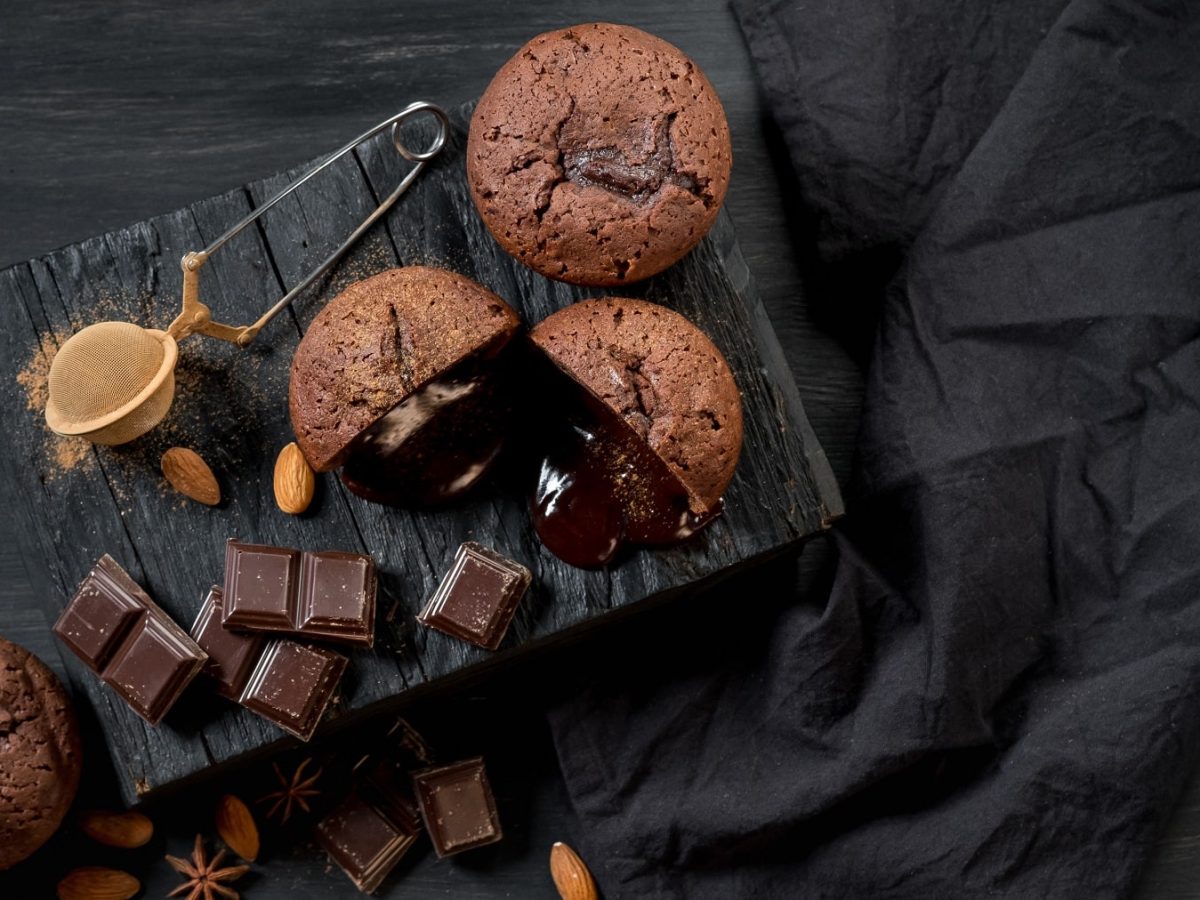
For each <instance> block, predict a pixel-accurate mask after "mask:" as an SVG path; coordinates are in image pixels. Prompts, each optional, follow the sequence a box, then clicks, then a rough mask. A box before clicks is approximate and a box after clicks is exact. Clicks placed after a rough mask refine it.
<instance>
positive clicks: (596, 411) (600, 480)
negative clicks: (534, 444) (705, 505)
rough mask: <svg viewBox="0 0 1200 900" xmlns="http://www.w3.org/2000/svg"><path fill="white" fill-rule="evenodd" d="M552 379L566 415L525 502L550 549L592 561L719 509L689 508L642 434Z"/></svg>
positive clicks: (683, 532)
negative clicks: (532, 491)
mask: <svg viewBox="0 0 1200 900" xmlns="http://www.w3.org/2000/svg"><path fill="white" fill-rule="evenodd" d="M553 380H554V381H555V382H557V383H558V385H559V388H560V394H561V395H562V396H560V397H556V398H555V400H556V402H557V403H558V404H559V408H560V409H563V410H565V411H566V415H565V418H564V420H562V421H560V422H557V423H556V424H555V425H554V426H553V427H552V429H551V433H550V434H549V436H548V442H547V445H546V450H545V452H544V455H543V457H542V461H541V466H540V470H539V472H538V479H537V487H536V488H535V490H534V494H533V498H532V500H531V503H530V506H531V508H532V514H533V523H534V526H535V528H536V529H537V533H538V537H540V538H541V540H542V543H543V544H545V545H546V547H547V548H548V549H549V550H550V552H551V553H553V554H554V555H555V556H557V557H558V558H559V559H561V560H563V561H564V562H566V563H569V564H570V565H573V566H579V567H580V568H595V567H598V566H603V565H605V564H607V563H609V562H611V561H612V560H613V559H614V558H615V557H616V555H617V554H618V553H619V552H620V550H621V547H622V546H623V545H624V544H626V543H635V544H645V545H650V546H666V545H670V544H676V543H679V542H680V541H683V540H686V539H687V538H689V537H691V536H692V535H693V534H695V533H696V532H698V531H700V530H701V529H702V528H704V527H705V526H706V525H708V524H709V523H710V522H711V521H712V520H713V519H715V518H716V517H717V516H718V515H720V511H721V510H720V507H719V506H718V507H717V508H715V509H713V510H710V511H709V512H708V513H706V514H704V515H697V514H696V513H694V512H692V511H691V508H690V504H689V498H688V493H687V489H686V488H685V487H684V485H683V483H682V482H681V481H680V480H679V478H678V477H677V476H676V475H675V474H674V473H673V472H672V471H671V469H670V468H669V467H668V466H667V464H666V463H665V462H663V460H662V459H660V458H659V456H658V455H657V454H656V453H655V452H654V451H653V450H652V449H651V448H650V446H649V445H648V444H647V443H646V441H645V439H644V438H642V437H641V436H640V435H638V434H637V433H636V432H635V431H634V430H633V429H632V428H630V427H629V425H628V424H626V423H625V422H624V421H623V420H622V419H621V418H620V416H618V415H617V414H616V413H614V412H613V411H612V410H610V409H609V408H608V407H607V406H605V405H604V404H603V403H601V402H600V401H598V400H597V399H596V398H595V397H593V396H592V395H591V394H590V393H588V392H587V391H586V390H584V389H583V388H582V387H581V386H579V385H576V384H575V383H574V382H569V379H567V377H566V376H564V375H562V374H561V373H557V374H556V375H555V376H554V379H553ZM566 382H569V383H567V384H564V383H566Z"/></svg>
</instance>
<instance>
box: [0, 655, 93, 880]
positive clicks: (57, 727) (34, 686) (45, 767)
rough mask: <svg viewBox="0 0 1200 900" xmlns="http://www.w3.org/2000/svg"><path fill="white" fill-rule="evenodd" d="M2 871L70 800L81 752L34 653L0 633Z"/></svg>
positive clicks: (31, 847) (52, 682)
mask: <svg viewBox="0 0 1200 900" xmlns="http://www.w3.org/2000/svg"><path fill="white" fill-rule="evenodd" d="M0 758H2V759H3V764H2V765H0V870H2V869H8V868H11V867H12V866H14V865H16V864H17V863H19V862H20V861H21V860H23V859H25V858H26V857H27V856H29V855H30V854H32V853H33V852H34V851H35V850H37V849H38V848H39V847H41V846H42V844H44V843H46V841H47V840H49V839H50V836H51V835H52V834H54V832H55V831H57V830H58V826H59V824H60V823H61V822H62V819H63V816H64V815H66V813H67V809H68V808H69V807H70V806H71V802H72V801H73V800H74V799H75V791H76V789H77V788H78V787H79V773H80V767H81V765H82V761H83V751H82V748H81V746H80V743H79V729H78V727H77V726H76V723H75V713H74V712H73V710H72V709H71V701H70V700H69V699H68V698H67V695H66V692H65V691H64V690H63V687H62V685H61V684H60V683H59V681H58V679H57V678H55V677H54V673H53V672H51V671H50V670H49V669H48V668H47V667H46V665H45V663H43V662H42V661H41V660H40V659H38V658H37V657H36V656H34V655H33V654H32V653H30V652H29V651H28V650H26V649H25V648H24V647H20V646H18V645H17V644H14V643H11V642H10V641H6V640H4V639H3V638H0Z"/></svg>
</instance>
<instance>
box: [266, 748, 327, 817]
mask: <svg viewBox="0 0 1200 900" xmlns="http://www.w3.org/2000/svg"><path fill="white" fill-rule="evenodd" d="M311 762H312V760H311V759H306V760H304V762H302V763H300V765H299V766H297V767H296V771H295V772H294V773H292V777H291V778H287V777H285V776H284V774H283V770H282V769H280V768H279V763H271V765H272V766H273V767H274V768H275V777H276V778H278V779H279V790H277V791H272V792H271V793H269V794H267V795H266V796H263V797H259V798H258V802H259V803H271V807H270V809H268V810H267V818H268V819H272V818H274V817H275V814H276V813H277V812H280V811H282V812H283V818H282V819H280V821H279V824H281V825H286V824H287V820H288V819H289V818H291V816H292V809H293V808H294V807H297V806H299V807H300V808H301V809H302V810H304V811H305V812H311V810H310V809H309V806H308V798H309V797H316V796H317V795H318V794H320V793H321V792H320V791H319V790H317V789H316V788H315V787H314V786H313V785H315V784H316V783H317V779H319V778H320V777H321V772H323V771H324V770H323V769H317V771H316V772H314V773H313V774H312V775H309V776H308V777H307V778H305V777H304V770H305V769H307V768H308V764H309V763H311ZM272 801H273V802H272Z"/></svg>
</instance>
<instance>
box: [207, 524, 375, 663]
mask: <svg viewBox="0 0 1200 900" xmlns="http://www.w3.org/2000/svg"><path fill="white" fill-rule="evenodd" d="M375 587H376V578H375V562H374V560H372V559H371V557H369V556H364V555H362V554H359V553H339V552H337V551H328V552H324V553H307V552H306V553H301V552H300V551H299V550H291V549H288V548H286V547H267V546H263V545H259V544H243V543H241V542H240V541H238V540H235V539H234V538H230V539H229V540H228V542H226V545H225V604H224V614H223V618H222V624H223V625H224V626H225V627H226V628H228V629H231V630H244V631H272V632H281V633H287V634H292V635H295V636H297V637H307V638H316V639H319V640H330V641H346V642H348V643H353V644H366V645H367V646H368V647H369V646H371V645H372V644H373V643H374V641H375Z"/></svg>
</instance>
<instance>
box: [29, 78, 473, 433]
mask: <svg viewBox="0 0 1200 900" xmlns="http://www.w3.org/2000/svg"><path fill="white" fill-rule="evenodd" d="M418 113H429V114H431V115H432V116H434V117H435V118H436V119H437V133H436V135H435V136H434V139H433V142H432V143H431V144H430V145H429V147H428V148H427V149H425V150H422V151H419V152H416V151H413V150H410V149H409V148H408V147H407V146H405V144H404V140H403V138H402V137H401V134H400V126H401V125H402V124H403V123H404V121H405V120H406V119H408V118H409V117H410V116H413V115H416V114H418ZM386 128H391V129H392V144H393V146H395V148H396V150H397V152H398V153H399V154H400V155H401V156H403V157H404V158H405V159H407V160H408V161H410V162H413V163H415V164H416V165H414V166H413V168H412V169H411V170H409V172H408V174H406V175H405V176H404V178H403V179H402V180H401V182H400V184H399V185H398V186H397V187H396V189H395V190H394V191H393V192H392V193H391V195H390V196H389V197H388V198H387V199H385V200H384V201H383V202H382V203H380V204H379V207H378V208H377V209H376V210H375V211H374V212H372V213H371V215H369V216H368V217H367V218H366V219H365V220H364V221H363V223H362V224H361V225H359V226H358V227H357V228H356V229H354V232H353V233H352V234H351V235H350V236H349V237H348V238H346V240H345V241H344V242H343V243H342V245H341V246H340V247H338V248H337V249H336V250H334V251H333V253H331V254H330V255H329V257H328V258H327V259H326V260H325V261H324V262H323V263H321V265H319V266H318V267H317V268H316V269H314V270H313V271H312V272H311V273H310V274H309V275H308V277H307V278H305V279H304V280H303V281H301V282H300V283H299V284H297V285H296V286H295V287H293V288H292V289H291V290H290V291H288V292H287V294H285V295H284V296H283V298H282V299H280V301H279V302H278V303H276V304H275V305H274V306H272V307H271V308H270V309H269V310H267V311H266V312H265V313H264V314H263V316H262V317H261V318H260V319H259V320H258V321H257V322H255V323H254V324H252V325H245V326H242V327H240V328H239V327H236V326H233V325H223V324H221V323H220V322H214V321H213V319H212V313H211V311H210V310H209V308H208V307H207V306H205V305H204V304H203V303H201V302H200V269H201V267H202V266H203V265H204V264H205V263H206V262H207V261H208V259H209V257H210V256H212V254H213V253H215V252H216V251H217V250H219V249H220V248H221V247H222V246H224V244H225V243H226V242H227V241H229V239H230V238H232V237H233V236H234V235H236V234H237V233H238V232H240V231H241V230H242V229H243V228H245V227H246V226H247V225H249V224H250V223H252V222H253V221H254V220H255V219H257V218H258V217H259V216H261V215H262V214H263V213H265V212H266V211H267V210H268V209H270V208H271V207H272V206H274V205H275V204H276V203H278V202H279V201H280V200H282V199H283V198H284V197H286V196H287V195H288V194H290V193H291V192H292V191H294V190H296V188H298V187H300V185H302V184H304V182H306V181H308V180H309V179H310V178H312V177H313V176H314V175H316V174H317V173H318V172H320V171H322V170H323V169H325V168H327V167H328V166H330V165H331V164H333V163H334V162H335V161H336V160H338V159H340V158H341V157H343V156H345V155H346V154H347V153H349V152H351V151H352V150H353V149H354V148H355V147H357V146H358V145H359V144H361V143H362V142H363V141H365V140H367V139H369V138H372V137H374V136H375V135H377V134H379V133H380V132H381V131H383V130H384V129H386ZM449 128H450V122H449V119H448V118H447V116H446V113H445V112H444V111H443V110H442V109H440V108H439V107H437V106H434V105H433V104H432V103H425V102H418V103H413V104H411V105H409V106H408V107H407V108H405V109H404V110H403V111H401V112H399V113H397V114H396V115H394V116H392V117H391V118H390V119H387V120H386V121H383V122H380V123H379V124H378V125H376V126H375V127H374V128H372V129H371V130H370V131H366V132H364V133H363V134H361V135H359V136H358V137H357V138H355V139H354V140H353V141H351V142H350V143H348V144H347V145H346V146H344V147H342V148H341V149H340V150H338V151H337V152H335V153H334V154H333V155H332V156H330V157H329V158H328V159H326V160H325V161H324V162H322V163H320V164H319V165H317V166H316V167H314V168H313V169H312V171H310V172H309V173H308V174H306V175H305V176H304V177H302V178H300V179H298V180H296V181H294V182H292V184H290V185H288V186H287V187H286V188H284V189H283V190H282V191H280V192H279V193H278V194H276V195H275V196H274V197H272V198H271V199H270V200H268V201H267V202H266V203H264V204H263V205H262V206H260V207H258V208H257V209H255V210H254V211H253V212H251V213H250V214H249V215H248V216H246V218H244V219H242V221H240V222H238V223H237V224H236V225H234V226H233V227H232V228H230V229H229V230H228V231H226V232H225V233H224V234H223V235H221V236H220V237H219V238H217V239H216V240H215V241H213V242H212V243H211V244H209V245H208V246H207V247H205V248H204V249H203V250H201V251H199V252H198V253H188V254H187V255H186V256H184V257H183V261H182V266H183V309H182V311H181V312H180V313H179V315H178V317H176V319H175V321H174V322H172V323H171V325H170V326H169V327H168V328H167V330H166V331H158V330H156V329H153V328H142V327H141V326H139V325H135V324H133V323H132V322H99V323H97V324H95V325H89V326H88V327H87V328H84V329H82V330H81V331H79V332H78V333H76V334H74V335H72V336H71V338H70V339H68V340H67V341H66V342H65V343H64V344H63V345H62V347H61V348H60V349H59V351H58V353H57V354H56V355H55V357H54V361H53V363H51V365H50V382H49V400H48V401H47V403H46V424H47V425H49V426H50V428H51V429H52V430H53V431H55V432H57V433H58V434H62V435H71V436H77V437H83V438H87V439H88V440H89V441H92V442H93V443H96V444H108V445H113V444H124V443H126V442H128V441H132V440H133V439H134V438H137V437H141V436H142V435H143V434H145V433H146V432H147V431H149V430H150V429H151V428H153V427H154V426H155V425H157V424H158V423H159V422H161V421H162V419H163V417H164V416H165V415H166V414H167V410H168V409H170V407H171V401H172V400H173V399H174V397H175V362H176V360H177V359H178V355H179V353H178V347H177V345H176V342H177V341H181V340H183V339H184V338H185V337H188V336H189V335H192V334H204V335H208V336H209V337H213V338H218V339H220V340H222V341H229V342H230V343H233V344H237V345H238V346H239V347H246V346H249V344H250V342H251V341H253V340H254V338H255V336H256V335H257V334H258V332H259V331H260V330H262V328H263V326H264V325H266V324H267V323H268V322H270V321H271V320H272V319H273V318H275V316H277V315H278V314H279V313H281V312H282V311H283V310H284V309H286V308H287V306H288V305H289V304H290V303H291V302H292V301H293V300H294V299H295V298H296V297H297V296H298V295H299V294H300V293H301V292H302V291H303V290H304V289H305V288H307V287H308V286H309V285H311V284H312V283H313V282H314V281H315V280H316V279H318V278H320V277H321V276H322V275H324V274H325V273H326V272H328V271H329V270H330V269H331V268H332V267H333V265H334V264H335V263H336V262H337V261H338V259H340V258H341V256H342V254H343V253H345V252H346V250H347V249H349V247H350V246H351V245H352V244H353V243H354V242H355V241H357V240H358V239H359V238H360V237H361V236H362V235H363V233H364V232H366V231H367V229H369V228H370V227H371V226H372V225H374V224H375V223H376V222H377V221H378V220H379V219H380V218H381V217H382V216H383V215H384V214H385V213H386V212H387V211H388V210H389V209H390V208H391V207H392V205H393V204H394V203H395V202H396V201H397V200H398V199H399V198H400V195H401V194H403V193H404V192H405V191H406V190H408V188H409V186H410V185H411V184H412V183H413V181H415V180H416V178H417V176H418V175H420V173H421V171H422V170H423V169H424V168H425V164H426V163H427V162H428V161H429V160H431V159H433V158H434V157H435V156H437V154H438V153H439V152H441V150H442V148H443V147H444V146H445V144H446V137H447V134H448V132H449Z"/></svg>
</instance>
